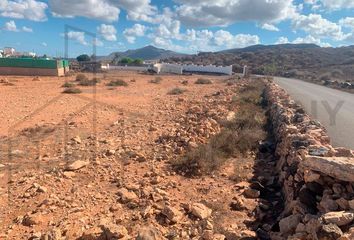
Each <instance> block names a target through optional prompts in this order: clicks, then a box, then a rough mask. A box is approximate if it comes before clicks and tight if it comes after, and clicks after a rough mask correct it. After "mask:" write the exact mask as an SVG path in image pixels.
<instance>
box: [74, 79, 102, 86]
mask: <svg viewBox="0 0 354 240" xmlns="http://www.w3.org/2000/svg"><path fill="white" fill-rule="evenodd" d="M99 82H100V80H99V79H98V78H93V79H91V80H88V79H86V80H82V81H80V82H79V85H80V86H85V87H88V86H95V85H96V84H97V83H99Z"/></svg>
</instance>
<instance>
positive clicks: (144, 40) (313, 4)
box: [0, 0, 354, 56]
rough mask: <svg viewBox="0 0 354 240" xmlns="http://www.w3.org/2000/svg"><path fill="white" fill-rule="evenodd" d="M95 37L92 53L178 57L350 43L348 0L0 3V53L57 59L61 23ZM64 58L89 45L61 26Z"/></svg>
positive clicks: (353, 32) (352, 4)
mask: <svg viewBox="0 0 354 240" xmlns="http://www.w3.org/2000/svg"><path fill="white" fill-rule="evenodd" d="M65 25H69V26H74V27H77V28H79V29H83V30H85V31H88V32H92V33H95V34H97V38H98V39H97V40H96V45H97V55H106V54H109V53H111V52H114V51H125V50H127V49H134V48H139V47H144V46H146V45H154V46H156V47H161V48H165V49H170V50H174V51H178V52H185V53H196V52H198V51H219V50H223V49H228V48H241V47H246V46H249V45H255V44H278V43H316V44H318V45H321V46H323V47H330V46H331V47H340V46H346V45H354V0H193V1H190V0H173V1H172V0H171V1H167V0H165V1H162V0H76V1H72V0H46V1H45V0H0V29H1V32H0V48H2V47H7V46H12V47H14V48H16V49H17V50H18V51H34V52H36V53H38V54H40V55H42V54H47V55H50V56H63V55H64V26H65ZM67 34H68V38H69V39H70V44H69V55H70V56H76V55H78V54H80V53H88V54H90V53H92V43H93V40H92V38H91V37H90V36H87V35H85V34H84V32H82V31H78V30H74V29H69V32H68V33H67Z"/></svg>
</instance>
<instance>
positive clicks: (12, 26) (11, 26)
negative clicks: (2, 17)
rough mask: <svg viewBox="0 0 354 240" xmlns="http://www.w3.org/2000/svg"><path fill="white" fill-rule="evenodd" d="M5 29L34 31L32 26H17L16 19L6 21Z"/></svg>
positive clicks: (10, 30)
mask: <svg viewBox="0 0 354 240" xmlns="http://www.w3.org/2000/svg"><path fill="white" fill-rule="evenodd" d="M3 29H4V30H5V31H9V32H21V31H22V32H33V29H32V28H29V27H26V26H23V27H22V28H20V29H19V28H17V25H16V23H15V21H14V20H10V21H8V22H6V23H5V25H4V27H3Z"/></svg>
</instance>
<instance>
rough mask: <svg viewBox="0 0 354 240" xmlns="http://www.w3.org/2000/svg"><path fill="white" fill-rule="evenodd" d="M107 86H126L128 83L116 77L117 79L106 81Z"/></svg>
mask: <svg viewBox="0 0 354 240" xmlns="http://www.w3.org/2000/svg"><path fill="white" fill-rule="evenodd" d="M107 86H109V87H118V86H123V87H126V86H128V83H127V82H126V81H124V80H121V79H118V80H113V81H110V82H109V83H107Z"/></svg>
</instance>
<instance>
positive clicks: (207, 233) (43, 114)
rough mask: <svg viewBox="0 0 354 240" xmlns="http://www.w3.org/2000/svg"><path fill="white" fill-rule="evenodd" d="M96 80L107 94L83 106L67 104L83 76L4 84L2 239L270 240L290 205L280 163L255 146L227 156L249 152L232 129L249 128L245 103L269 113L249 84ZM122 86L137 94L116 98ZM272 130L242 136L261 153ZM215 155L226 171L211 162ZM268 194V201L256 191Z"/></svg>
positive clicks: (89, 93) (98, 90) (0, 106)
mask: <svg viewBox="0 0 354 240" xmlns="http://www.w3.org/2000/svg"><path fill="white" fill-rule="evenodd" d="M86 75H87V76H88V77H89V79H92V78H93V77H96V78H97V79H99V83H98V84H97V85H96V86H79V87H78V88H79V89H80V90H81V91H82V93H80V94H63V93H62V92H63V90H64V88H63V87H62V85H63V84H64V83H65V82H69V83H71V84H77V82H75V76H72V77H65V78H55V77H41V78H35V79H33V77H15V76H13V77H6V80H4V81H3V82H4V83H2V84H0V95H1V96H2V97H1V99H0V118H1V119H2V124H1V126H0V135H1V141H0V144H1V145H0V146H1V147H0V159H1V164H0V178H1V181H0V184H1V185H0V211H1V224H0V233H1V235H0V238H1V239H224V238H225V237H227V239H253V238H255V237H256V231H257V233H258V235H262V234H263V235H264V236H267V233H266V232H267V231H270V228H271V227H272V223H273V222H274V219H275V218H276V216H277V209H279V210H281V204H282V201H281V194H280V191H279V189H277V187H278V186H277V185H276V182H277V181H275V180H274V179H275V177H276V176H275V174H274V173H273V170H272V168H273V166H274V165H275V163H274V159H273V156H272V151H271V150H269V151H268V150H267V151H263V153H261V154H259V153H258V150H257V149H253V148H252V145H250V144H251V143H250V142H248V141H244V142H242V144H244V145H243V149H240V150H237V151H234V150H232V151H231V150H230V149H227V147H228V146H227V144H228V141H229V140H234V141H236V140H237V139H238V140H240V139H239V138H236V137H234V136H235V135H237V134H236V133H237V132H235V131H234V130H232V129H233V128H232V127H234V126H236V125H232V124H231V123H232V121H233V119H234V118H235V116H245V118H246V116H248V115H247V112H248V110H247V109H240V104H239V101H240V99H239V96H243V98H242V99H243V101H245V102H247V101H248V102H249V104H251V105H250V106H253V105H254V107H255V108H256V107H257V106H256V105H257V104H258V103H253V102H252V101H253V100H252V99H253V97H254V96H252V98H251V97H250V96H251V93H252V91H253V90H252V89H253V88H252V87H250V86H249V83H248V82H247V81H244V80H239V79H230V77H217V76H198V75H192V76H172V75H165V76H164V75H163V76H161V78H156V77H155V76H151V75H143V74H138V73H129V72H119V73H118V72H113V73H105V74H97V75H96V76H92V75H90V74H86ZM4 79H5V78H4ZM117 79H121V80H124V81H125V82H126V83H127V84H128V86H107V85H112V84H109V83H110V82H111V81H112V80H117ZM197 79H204V80H205V79H207V80H211V81H212V82H211V83H209V84H195V82H196V80H197ZM151 80H154V81H152V82H151ZM69 85H70V84H69ZM69 85H68V86H69ZM113 85H114V84H113ZM256 85H257V84H256ZM172 90H173V91H172ZM247 94H249V96H248V95H247ZM255 97H256V98H257V99H258V98H259V99H260V95H256V96H255ZM250 99H251V100H250ZM257 101H258V100H257ZM257 109H258V108H257ZM259 109H261V108H259ZM239 111H243V113H241V114H238V112H239ZM252 114H253V117H254V118H255V119H256V120H255V122H257V121H261V120H259V119H262V118H264V116H262V114H264V113H263V112H260V113H257V112H254V113H252ZM257 114H260V115H257ZM258 117H259V119H258ZM241 120H242V119H241ZM241 120H239V121H241ZM243 124H248V121H246V122H245V121H243ZM225 126H228V127H225ZM242 126H243V125H242ZM255 127H256V126H252V128H251V127H250V126H249V127H247V129H253V128H254V129H255ZM225 128H227V129H229V130H228V131H227V132H225V131H223V129H225ZM237 129H238V128H237ZM262 130H263V129H261V128H260V129H257V130H254V131H253V132H252V133H251V131H248V132H245V133H243V132H240V133H238V134H241V135H242V134H246V135H243V138H242V137H241V138H242V139H253V138H254V139H253V141H256V142H257V145H258V141H259V140H264V139H265V138H266V135H264V134H263V133H260V134H259V136H258V135H256V133H258V132H257V131H260V132H261V131H262ZM214 136H218V137H217V138H215V137H214ZM247 136H250V137H247ZM261 136H262V138H264V139H258V137H261ZM223 137H224V140H223V141H221V142H222V145H220V144H219V142H220V141H219V140H220V139H223ZM213 139H214V140H213ZM250 141H252V140H250ZM210 142H211V143H210ZM233 143H234V142H232V144H233ZM218 144H219V145H218ZM242 144H241V143H240V144H239V145H240V146H241V145H242ZM249 145H250V146H249ZM268 145H269V146H270V144H268ZM215 146H217V147H218V148H220V149H222V150H223V152H222V153H221V154H222V156H223V157H222V159H223V161H222V162H217V161H216V159H219V157H216V158H215V157H214V156H208V149H213V148H214V147H215ZM265 146H267V145H265ZM201 147H202V148H201ZM203 147H204V150H205V151H204V150H203ZM198 149H199V150H198ZM226 153H227V154H226ZM198 154H199V155H198ZM201 158H203V159H204V158H205V159H206V160H208V161H206V162H207V163H206V165H203V166H202V165H198V164H200V161H199V162H198V160H200V159H201ZM188 160H192V163H191V162H188ZM193 160H196V162H195V163H194V162H193ZM214 160H215V161H216V162H215V161H214ZM206 173H207V174H206ZM257 184H258V185H257ZM262 184H266V185H265V186H268V189H267V191H266V192H262V191H259V190H257V186H258V189H260V188H263V187H262ZM251 185H252V188H251ZM254 185H257V186H256V187H254ZM270 193H271V194H270ZM269 196H271V198H269ZM267 198H269V199H268V200H267ZM260 218H262V219H263V222H262V225H260V223H259V222H258V219H260ZM268 223H269V224H268Z"/></svg>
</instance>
